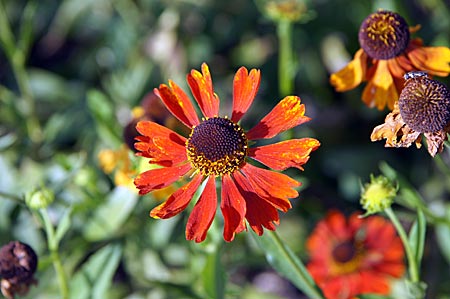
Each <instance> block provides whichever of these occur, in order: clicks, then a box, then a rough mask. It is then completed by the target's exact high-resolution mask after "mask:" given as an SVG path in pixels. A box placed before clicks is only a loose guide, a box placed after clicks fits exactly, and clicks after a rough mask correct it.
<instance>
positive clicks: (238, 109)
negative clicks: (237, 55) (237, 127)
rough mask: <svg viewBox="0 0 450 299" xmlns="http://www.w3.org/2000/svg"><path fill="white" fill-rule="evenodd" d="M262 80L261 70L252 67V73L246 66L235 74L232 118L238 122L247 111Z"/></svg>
mask: <svg viewBox="0 0 450 299" xmlns="http://www.w3.org/2000/svg"><path fill="white" fill-rule="evenodd" d="M260 82H261V72H260V71H259V70H257V69H252V70H251V71H250V74H249V73H248V71H247V69H246V68H245V67H241V68H240V69H239V70H238V71H237V72H236V75H235V76H234V81H233V113H232V114H231V120H232V121H234V122H238V121H239V120H240V119H241V118H242V116H243V115H244V114H245V112H247V110H248V108H249V107H250V105H251V104H252V102H253V100H254V99H255V96H256V93H257V92H258V89H259V84H260Z"/></svg>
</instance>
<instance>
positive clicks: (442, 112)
mask: <svg viewBox="0 0 450 299" xmlns="http://www.w3.org/2000/svg"><path fill="white" fill-rule="evenodd" d="M405 79H406V82H405V87H404V89H403V90H402V92H401V94H400V98H399V100H398V102H397V103H395V105H394V110H393V111H392V112H391V113H389V114H388V115H387V116H386V119H385V122H384V124H382V125H379V126H377V127H375V129H374V130H373V132H372V135H371V136H370V138H371V140H372V141H376V140H380V139H382V138H385V139H386V145H385V146H386V147H409V146H411V144H413V143H415V144H416V146H417V148H420V147H421V134H423V135H424V136H425V137H426V139H427V146H428V152H429V153H430V155H431V156H433V157H434V156H435V155H436V154H437V153H440V152H442V150H443V144H444V141H445V140H447V133H449V132H450V91H449V89H448V88H447V87H446V86H445V85H444V84H442V83H440V82H438V81H436V80H432V79H430V78H429V77H428V75H427V74H426V73H423V72H413V73H408V74H406V75H405Z"/></svg>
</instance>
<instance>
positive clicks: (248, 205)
mask: <svg viewBox="0 0 450 299" xmlns="http://www.w3.org/2000/svg"><path fill="white" fill-rule="evenodd" d="M187 82H188V84H189V87H190V89H191V92H192V94H193V95H194V98H195V100H196V102H197V104H198V106H199V108H200V110H201V112H202V114H203V117H202V118H201V120H200V119H199V118H198V116H197V113H196V110H195V108H194V106H193V104H192V102H191V101H190V99H189V97H188V96H187V95H186V93H185V92H184V91H183V90H182V89H181V88H180V87H179V86H178V85H176V84H175V83H174V82H172V81H169V85H165V84H161V85H160V86H159V88H157V89H155V91H154V92H155V94H156V95H158V96H159V97H160V98H161V100H162V102H163V103H164V104H165V106H166V107H167V109H169V111H171V112H172V114H173V115H174V116H176V117H177V118H178V119H179V120H180V121H181V122H182V123H184V124H185V125H186V126H187V127H188V128H189V129H190V131H191V132H190V134H189V136H188V137H187V138H186V137H183V136H182V135H180V134H178V133H176V132H174V131H172V130H170V129H169V128H167V127H165V126H162V125H159V124H157V123H155V122H152V121H141V122H139V123H138V124H137V127H136V128H137V130H138V132H139V133H140V134H141V136H139V137H137V140H138V142H137V143H136V144H135V147H136V149H137V150H138V153H137V155H139V156H142V157H146V158H149V162H150V163H151V164H156V165H159V166H161V167H160V168H157V169H151V170H148V171H146V172H143V173H141V174H139V175H138V176H137V177H136V179H135V181H134V183H135V185H136V187H137V188H138V189H139V193H140V194H146V193H148V192H152V191H154V190H158V189H161V188H164V187H167V186H173V185H174V183H175V182H177V181H178V180H180V178H186V179H188V180H189V179H190V181H188V183H186V184H185V185H184V186H182V187H181V188H179V189H178V190H177V191H175V192H174V193H173V194H172V195H171V196H170V197H169V198H168V199H167V201H166V202H164V203H163V204H161V205H159V206H157V207H156V208H154V209H153V210H152V211H151V212H150V215H151V216H152V217H154V218H170V217H173V216H175V215H177V214H178V213H180V212H181V211H183V210H184V209H185V208H186V207H187V206H188V204H189V203H190V201H191V200H192V198H193V196H194V194H195V193H196V192H197V190H199V189H200V186H201V185H202V186H203V188H202V189H203V191H202V192H201V194H200V197H199V199H198V201H197V202H196V204H195V206H194V208H193V210H192V213H191V215H190V217H189V219H188V222H187V226H186V238H187V239H188V240H195V241H196V242H201V241H203V240H204V239H205V238H206V233H207V231H208V229H209V227H210V225H211V223H212V221H213V219H214V216H215V213H216V208H217V204H218V203H217V202H218V197H217V194H216V179H220V180H221V184H222V191H221V198H220V209H221V211H222V214H223V218H224V231H223V236H224V239H225V240H226V241H232V240H233V238H234V236H235V234H236V233H239V232H241V231H243V230H246V220H247V221H248V223H249V225H250V227H251V228H252V229H253V230H254V231H255V232H256V233H257V234H259V235H261V234H262V233H263V227H265V228H266V229H269V230H274V229H275V224H278V222H279V216H278V211H277V210H281V211H283V212H286V211H287V210H288V209H290V208H291V203H290V201H289V199H290V198H295V197H297V196H298V192H297V191H296V190H295V187H298V186H299V185H300V183H299V182H297V181H296V180H294V179H292V178H290V177H289V176H287V175H284V174H282V173H279V172H275V171H272V170H269V169H265V168H260V167H257V166H254V165H252V164H251V162H250V161H251V160H255V161H258V162H259V163H262V164H264V165H265V166H267V167H269V168H272V169H273V170H277V171H280V170H284V169H286V168H288V167H296V168H299V169H303V168H302V165H303V164H305V163H306V162H307V161H308V159H309V154H310V152H311V151H313V150H315V149H317V148H318V147H319V145H320V143H319V142H318V141H317V140H316V139H313V138H302V139H293V140H287V141H281V142H278V143H275V144H270V145H265V146H256V147H253V146H250V142H251V141H255V140H258V139H266V138H272V137H274V136H276V135H277V134H279V133H280V132H283V131H285V130H288V129H291V128H293V127H295V126H298V125H300V124H302V123H304V122H307V121H309V120H310V119H309V118H308V117H306V116H305V115H304V113H305V107H304V105H303V104H301V102H300V98H298V97H295V96H288V97H286V98H284V99H283V100H281V101H280V102H279V103H278V104H277V105H276V106H275V108H273V110H272V111H271V112H269V114H267V115H266V116H265V117H264V118H263V119H262V120H261V121H260V122H259V123H258V124H257V125H256V126H255V127H253V128H252V129H250V130H244V129H243V128H242V127H241V126H240V125H239V121H240V120H241V118H242V117H243V115H244V114H245V113H246V112H247V110H248V109H249V107H250V105H251V104H252V102H253V99H254V98H255V95H256V92H257V91H258V88H259V84H260V72H259V70H256V69H253V70H251V71H250V72H248V70H247V69H246V68H244V67H241V68H240V69H239V70H238V71H237V73H236V75H235V77H234V83H233V106H232V107H233V108H232V114H231V117H229V118H228V117H227V116H219V97H218V95H217V94H216V93H215V92H214V89H213V85H212V79H211V75H210V73H209V68H208V66H207V65H206V64H203V65H202V69H201V72H199V71H196V70H192V71H191V73H190V74H188V75H187Z"/></svg>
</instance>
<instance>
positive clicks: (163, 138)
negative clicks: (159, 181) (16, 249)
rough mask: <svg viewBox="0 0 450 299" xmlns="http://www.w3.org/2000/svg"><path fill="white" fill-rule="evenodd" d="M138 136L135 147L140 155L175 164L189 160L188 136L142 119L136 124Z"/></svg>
mask: <svg viewBox="0 0 450 299" xmlns="http://www.w3.org/2000/svg"><path fill="white" fill-rule="evenodd" d="M136 129H137V131H138V132H139V133H140V134H142V135H143V136H138V137H137V139H138V140H139V141H138V142H136V143H135V148H136V150H138V151H139V152H138V153H137V154H136V155H138V156H143V157H147V158H150V162H151V163H156V164H159V165H162V166H173V165H176V164H178V163H181V162H184V161H186V160H187V155H186V146H185V142H186V138H184V137H182V136H180V135H178V134H177V133H175V132H174V131H172V130H170V129H168V128H166V127H164V126H161V125H159V124H157V123H155V122H152V121H140V122H138V124H137V125H136Z"/></svg>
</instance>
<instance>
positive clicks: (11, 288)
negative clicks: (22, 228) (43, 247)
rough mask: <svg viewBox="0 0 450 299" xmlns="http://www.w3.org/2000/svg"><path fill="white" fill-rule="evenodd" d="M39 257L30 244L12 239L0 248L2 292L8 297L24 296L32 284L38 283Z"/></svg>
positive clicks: (9, 298)
mask: <svg viewBox="0 0 450 299" xmlns="http://www.w3.org/2000/svg"><path fill="white" fill-rule="evenodd" d="M37 264H38V257H37V255H36V253H35V252H34V250H33V248H31V247H30V246H29V245H27V244H25V243H22V242H19V241H12V242H9V243H8V244H6V245H4V246H2V248H0V278H1V291H2V294H3V295H4V296H5V297H6V298H8V299H11V298H14V297H15V295H20V296H24V295H25V294H27V293H28V290H29V288H30V285H32V284H37V280H36V279H35V278H34V273H35V272H36V269H37Z"/></svg>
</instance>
